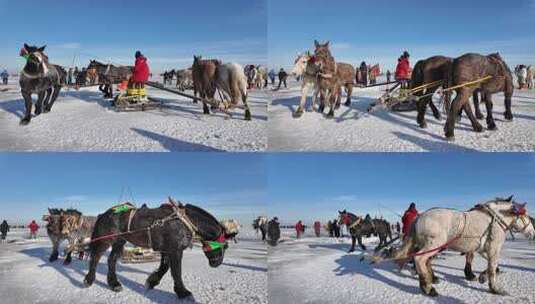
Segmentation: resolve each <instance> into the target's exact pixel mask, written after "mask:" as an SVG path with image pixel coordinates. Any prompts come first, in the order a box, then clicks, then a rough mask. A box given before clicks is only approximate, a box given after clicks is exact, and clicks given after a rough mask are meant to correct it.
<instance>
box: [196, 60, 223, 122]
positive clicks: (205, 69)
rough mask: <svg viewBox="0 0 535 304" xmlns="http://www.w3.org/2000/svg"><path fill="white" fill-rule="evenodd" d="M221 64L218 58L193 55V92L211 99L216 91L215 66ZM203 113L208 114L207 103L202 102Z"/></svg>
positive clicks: (203, 97)
mask: <svg viewBox="0 0 535 304" xmlns="http://www.w3.org/2000/svg"><path fill="white" fill-rule="evenodd" d="M220 64H221V62H220V61H219V60H215V59H205V60H203V59H202V57H201V56H193V66H192V78H193V94H194V95H195V96H197V94H199V96H200V97H201V98H202V99H208V100H213V99H214V95H215V92H216V77H217V67H218V66H219V65H220ZM203 113H204V114H210V109H209V108H208V105H207V104H206V103H205V102H203Z"/></svg>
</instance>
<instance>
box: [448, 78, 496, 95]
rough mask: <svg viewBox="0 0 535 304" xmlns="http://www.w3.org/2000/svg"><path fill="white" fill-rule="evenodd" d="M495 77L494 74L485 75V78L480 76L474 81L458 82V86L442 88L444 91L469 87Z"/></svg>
mask: <svg viewBox="0 0 535 304" xmlns="http://www.w3.org/2000/svg"><path fill="white" fill-rule="evenodd" d="M493 77H494V76H490V75H489V76H485V77H483V78H479V79H477V80H474V81H469V82H465V83H461V84H458V85H456V86H453V87H449V88H446V89H444V90H442V92H447V91H451V90H455V89H458V88H463V87H468V86H471V85H474V84H478V83H480V82H483V81H487V80H489V79H491V78H493Z"/></svg>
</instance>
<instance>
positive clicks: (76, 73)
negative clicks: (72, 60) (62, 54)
mask: <svg viewBox="0 0 535 304" xmlns="http://www.w3.org/2000/svg"><path fill="white" fill-rule="evenodd" d="M78 74H80V72H79V71H78V67H76V66H75V67H74V71H73V72H72V77H73V79H72V81H73V82H74V84H76V83H77V80H78Z"/></svg>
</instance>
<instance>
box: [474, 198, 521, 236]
mask: <svg viewBox="0 0 535 304" xmlns="http://www.w3.org/2000/svg"><path fill="white" fill-rule="evenodd" d="M481 208H482V209H483V210H484V211H486V212H487V213H488V214H489V215H490V217H491V218H492V221H491V223H490V225H492V224H493V223H494V222H496V223H498V225H499V226H500V228H502V230H503V231H504V232H507V231H508V230H510V231H512V232H515V233H524V232H525V231H526V229H527V228H528V227H529V225H531V221H530V220H529V218H528V220H527V223H526V215H525V214H522V213H520V212H513V214H514V219H513V220H512V221H511V223H510V224H507V222H506V221H505V220H504V219H503V217H502V216H501V215H499V214H498V213H497V212H496V211H494V210H493V209H492V208H490V207H489V205H488V204H483V205H481ZM519 220H520V221H521V222H522V225H523V226H522V228H521V229H518V228H515V226H516V223H517V222H518V221H519Z"/></svg>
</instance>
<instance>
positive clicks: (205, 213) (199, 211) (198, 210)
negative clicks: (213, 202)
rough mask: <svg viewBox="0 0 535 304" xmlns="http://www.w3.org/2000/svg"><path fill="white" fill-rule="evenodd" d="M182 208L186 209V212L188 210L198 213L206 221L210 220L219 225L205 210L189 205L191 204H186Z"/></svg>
mask: <svg viewBox="0 0 535 304" xmlns="http://www.w3.org/2000/svg"><path fill="white" fill-rule="evenodd" d="M184 208H186V211H188V209H189V210H190V211H193V212H197V213H200V214H201V215H203V216H205V217H207V218H208V219H210V220H212V221H214V222H216V223H219V221H218V220H217V219H216V218H215V217H214V216H213V215H211V214H210V213H208V212H207V211H206V210H204V209H202V208H200V207H197V206H195V205H191V204H186V205H185V206H184Z"/></svg>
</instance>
